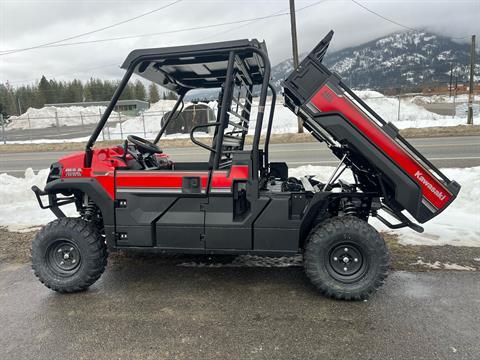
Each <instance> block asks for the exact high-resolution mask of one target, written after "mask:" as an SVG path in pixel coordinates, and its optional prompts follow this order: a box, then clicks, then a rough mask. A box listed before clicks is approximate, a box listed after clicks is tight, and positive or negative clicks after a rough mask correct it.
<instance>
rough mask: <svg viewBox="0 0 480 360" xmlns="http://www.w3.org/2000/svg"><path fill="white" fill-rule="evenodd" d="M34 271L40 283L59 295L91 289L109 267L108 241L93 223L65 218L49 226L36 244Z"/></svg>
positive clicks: (33, 262) (40, 234)
mask: <svg viewBox="0 0 480 360" xmlns="http://www.w3.org/2000/svg"><path fill="white" fill-rule="evenodd" d="M31 253H32V268H33V271H34V273H35V275H36V276H37V277H38V278H39V280H40V281H41V282H42V283H43V284H44V285H45V286H47V287H48V288H50V289H52V290H55V291H58V292H66V293H68V292H77V291H82V290H85V289H87V288H88V287H89V286H90V285H92V284H93V283H94V282H95V281H97V280H98V278H99V277H100V276H101V275H102V273H103V271H104V270H105V266H106V265H107V248H106V245H105V240H104V238H103V237H102V236H101V235H100V233H99V231H98V229H97V228H96V227H95V226H94V225H93V224H92V223H90V222H87V221H85V220H82V219H80V218H62V219H57V220H55V221H52V222H51V223H49V224H47V225H46V226H45V227H44V228H43V229H42V230H40V232H39V233H38V234H37V236H35V239H34V240H33V242H32V250H31Z"/></svg>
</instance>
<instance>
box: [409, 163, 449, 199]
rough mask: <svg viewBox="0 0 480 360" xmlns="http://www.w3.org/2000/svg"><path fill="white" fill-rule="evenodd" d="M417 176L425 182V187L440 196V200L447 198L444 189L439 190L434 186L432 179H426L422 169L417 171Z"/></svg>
mask: <svg viewBox="0 0 480 360" xmlns="http://www.w3.org/2000/svg"><path fill="white" fill-rule="evenodd" d="M415 177H416V178H417V179H418V180H419V181H420V182H421V183H422V184H423V185H425V187H426V188H427V189H428V190H430V191H431V192H432V193H433V194H434V195H435V196H436V197H438V198H439V199H440V200H445V198H446V197H447V195H445V194H444V193H443V191H441V190H438V189H437V188H436V187H435V186H433V185H432V184H431V183H430V181H428V180H427V179H425V177H424V176H423V174H422V172H421V171H418V170H417V172H416V173H415Z"/></svg>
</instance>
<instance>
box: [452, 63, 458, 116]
mask: <svg viewBox="0 0 480 360" xmlns="http://www.w3.org/2000/svg"><path fill="white" fill-rule="evenodd" d="M457 89H458V74H457V71H456V70H455V88H454V92H453V116H452V118H454V117H455V116H456V115H457Z"/></svg>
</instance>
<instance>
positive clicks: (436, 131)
mask: <svg viewBox="0 0 480 360" xmlns="http://www.w3.org/2000/svg"><path fill="white" fill-rule="evenodd" d="M400 134H401V135H402V136H404V137H407V138H425V137H444V136H475V135H480V125H470V126H467V125H459V126H444V127H430V128H419V129H414V128H411V129H403V130H400ZM252 139H253V136H252V135H248V136H247V140H246V142H247V144H251V142H252ZM309 141H316V140H315V139H314V138H313V136H311V135H310V133H308V132H306V133H303V134H273V135H272V137H271V140H270V143H271V144H283V143H301V142H309ZM120 143H121V140H109V141H99V142H97V146H98V147H108V146H112V145H118V144H120ZM85 144H86V142H68V140H67V141H66V142H65V143H58V144H8V146H1V147H0V149H1V152H2V153H19V152H32V151H38V152H47V151H75V150H79V151H80V150H83V149H85ZM162 146H163V147H187V146H192V143H191V141H190V139H165V140H162Z"/></svg>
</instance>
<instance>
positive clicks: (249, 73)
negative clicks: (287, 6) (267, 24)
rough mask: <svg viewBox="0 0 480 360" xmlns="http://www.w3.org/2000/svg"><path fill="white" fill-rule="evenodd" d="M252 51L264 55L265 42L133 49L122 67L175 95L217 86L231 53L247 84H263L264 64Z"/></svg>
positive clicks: (223, 77) (222, 80) (235, 42)
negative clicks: (232, 52)
mask: <svg viewBox="0 0 480 360" xmlns="http://www.w3.org/2000/svg"><path fill="white" fill-rule="evenodd" d="M254 49H258V50H262V51H264V52H265V53H266V52H267V49H266V45H265V43H264V42H259V41H258V40H256V39H253V40H247V39H244V40H234V41H224V42H216V43H208V44H198V45H187V46H174V47H164V48H151V49H137V50H133V51H132V52H131V53H130V54H129V55H128V56H127V58H126V59H125V61H124V62H123V64H122V66H121V67H122V68H123V69H128V68H129V67H130V66H135V71H134V73H135V74H137V75H139V76H142V77H143V78H145V79H147V80H150V81H152V82H154V83H156V84H159V85H161V86H163V87H166V88H168V89H170V90H173V91H175V92H181V91H186V90H189V89H197V88H216V87H220V86H221V85H222V84H223V82H224V81H225V75H226V70H227V66H228V57H229V53H230V51H232V50H234V51H235V53H236V56H235V67H236V68H237V69H238V70H240V71H239V74H240V76H241V77H242V79H243V80H244V81H246V82H247V83H250V84H253V85H256V84H261V83H262V81H263V73H264V68H265V64H264V63H263V60H262V59H261V57H260V56H258V54H257V53H256V52H255V51H254Z"/></svg>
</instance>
